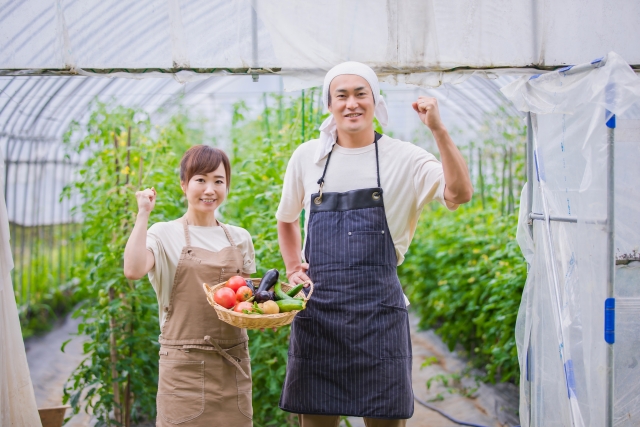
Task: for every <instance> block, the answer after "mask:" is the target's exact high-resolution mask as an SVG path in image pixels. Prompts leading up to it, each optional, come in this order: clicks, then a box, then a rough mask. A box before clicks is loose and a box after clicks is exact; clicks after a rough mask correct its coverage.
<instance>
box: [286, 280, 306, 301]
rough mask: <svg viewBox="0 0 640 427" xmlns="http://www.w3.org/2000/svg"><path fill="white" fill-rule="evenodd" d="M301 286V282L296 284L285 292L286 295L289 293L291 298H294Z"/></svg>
mask: <svg viewBox="0 0 640 427" xmlns="http://www.w3.org/2000/svg"><path fill="white" fill-rule="evenodd" d="M303 287H304V285H303V284H302V283H300V284H299V285H297V286H295V287H294V288H292V289H291V290H290V291H289V292H287V295H289V296H290V297H291V298H295V297H296V295H298V293H300V291H301V290H302V288H303Z"/></svg>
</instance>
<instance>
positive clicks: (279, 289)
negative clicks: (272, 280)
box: [273, 282, 293, 301]
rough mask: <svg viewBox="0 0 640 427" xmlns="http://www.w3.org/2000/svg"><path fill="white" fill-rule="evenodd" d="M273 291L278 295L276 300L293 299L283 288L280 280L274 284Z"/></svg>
mask: <svg viewBox="0 0 640 427" xmlns="http://www.w3.org/2000/svg"><path fill="white" fill-rule="evenodd" d="M273 293H274V294H275V296H276V301H278V300H285V299H293V298H291V297H290V296H289V295H287V294H286V292H285V291H283V290H282V285H281V284H280V282H278V283H276V285H275V286H274V288H273Z"/></svg>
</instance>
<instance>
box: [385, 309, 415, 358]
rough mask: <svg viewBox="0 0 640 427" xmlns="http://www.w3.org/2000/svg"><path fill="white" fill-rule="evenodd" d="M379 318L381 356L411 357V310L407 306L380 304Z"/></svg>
mask: <svg viewBox="0 0 640 427" xmlns="http://www.w3.org/2000/svg"><path fill="white" fill-rule="evenodd" d="M379 310H380V311H379V315H378V319H377V323H378V330H379V331H380V335H379V337H380V338H379V339H380V358H381V359H397V358H407V357H411V337H410V333H409V312H408V311H407V309H406V307H396V306H393V305H387V304H382V303H381V304H380V306H379Z"/></svg>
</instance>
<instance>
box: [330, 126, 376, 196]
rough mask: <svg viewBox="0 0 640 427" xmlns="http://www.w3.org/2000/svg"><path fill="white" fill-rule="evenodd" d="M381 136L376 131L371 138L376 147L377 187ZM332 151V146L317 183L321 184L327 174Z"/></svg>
mask: <svg viewBox="0 0 640 427" xmlns="http://www.w3.org/2000/svg"><path fill="white" fill-rule="evenodd" d="M380 138H382V134H380V133H378V132H376V133H375V137H374V139H373V144H374V145H375V147H376V176H377V178H378V187H380V162H379V161H378V141H379V140H380ZM332 153H333V147H332V148H331V151H330V152H329V156H328V157H327V162H326V163H325V164H324V170H323V171H322V176H321V177H320V179H319V180H318V185H322V184H323V183H324V177H325V175H326V174H327V167H328V166H329V160H331V154H332Z"/></svg>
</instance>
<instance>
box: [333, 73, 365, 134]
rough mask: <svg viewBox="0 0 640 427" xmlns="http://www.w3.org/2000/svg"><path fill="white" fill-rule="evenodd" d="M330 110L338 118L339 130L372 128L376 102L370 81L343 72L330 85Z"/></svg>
mask: <svg viewBox="0 0 640 427" xmlns="http://www.w3.org/2000/svg"><path fill="white" fill-rule="evenodd" d="M329 94H330V97H331V105H329V111H330V112H331V113H332V114H333V117H334V118H335V119H336V124H337V126H338V130H339V131H342V132H346V133H358V132H362V131H365V130H368V129H371V126H372V125H373V113H374V110H375V103H374V100H373V92H372V91H371V87H370V86H369V83H368V82H367V81H366V80H365V79H363V78H362V77H360V76H356V75H354V74H343V75H340V76H337V77H336V78H335V79H333V80H332V81H331V84H330V85H329Z"/></svg>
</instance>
